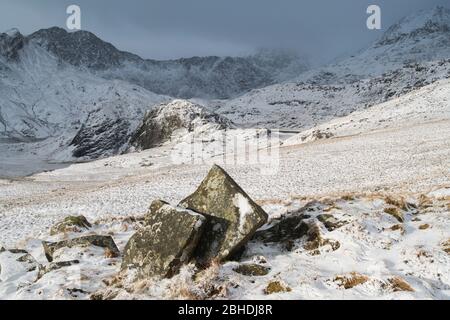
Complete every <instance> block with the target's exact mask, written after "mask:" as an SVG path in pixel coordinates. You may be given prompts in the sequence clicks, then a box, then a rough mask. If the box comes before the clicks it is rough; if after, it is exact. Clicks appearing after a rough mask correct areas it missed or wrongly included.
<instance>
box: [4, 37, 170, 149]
mask: <svg viewBox="0 0 450 320" xmlns="http://www.w3.org/2000/svg"><path fill="white" fill-rule="evenodd" d="M0 66H2V67H1V69H0V125H1V126H0V138H1V139H3V140H8V141H11V140H19V141H30V142H33V141H38V140H45V139H57V140H58V144H57V145H55V143H53V144H52V145H53V146H54V149H55V150H56V149H57V148H58V147H61V148H63V149H64V148H65V147H67V145H68V144H71V145H72V146H73V147H74V148H75V149H77V148H79V147H81V148H86V141H85V140H83V139H75V140H73V138H74V137H75V136H77V137H79V136H80V135H81V134H82V133H83V132H89V133H88V134H87V135H89V139H90V140H91V142H92V143H94V144H96V145H97V147H99V145H102V143H105V144H106V145H104V146H103V147H102V148H101V149H102V152H111V154H112V153H116V152H117V151H118V150H117V147H118V146H119V145H120V143H119V142H120V141H122V140H124V139H126V138H127V137H128V135H129V134H131V132H133V130H134V129H135V128H136V127H137V125H138V124H139V123H140V121H141V119H142V117H143V115H144V113H145V111H147V110H148V109H149V108H150V107H151V106H153V105H154V104H156V103H160V102H162V101H167V100H168V99H169V98H168V97H165V96H160V95H157V94H154V93H152V92H150V91H147V90H145V89H143V88H141V87H139V86H136V85H132V84H130V83H127V82H123V81H119V80H105V79H102V78H100V77H97V76H95V75H92V74H90V73H88V72H83V71H81V70H79V69H77V68H76V67H73V66H72V65H70V64H68V63H65V62H62V61H60V60H59V59H58V58H56V57H55V56H53V55H52V54H51V53H49V52H48V51H47V50H45V49H44V48H42V47H41V46H38V45H36V44H35V43H34V42H33V41H29V40H28V39H27V38H26V37H23V36H22V35H21V34H20V33H19V32H17V31H12V32H9V33H5V34H2V35H0ZM99 140H103V141H104V142H102V143H100V142H99ZM106 140H110V141H109V142H106ZM79 144H83V146H80V145H79Z"/></svg>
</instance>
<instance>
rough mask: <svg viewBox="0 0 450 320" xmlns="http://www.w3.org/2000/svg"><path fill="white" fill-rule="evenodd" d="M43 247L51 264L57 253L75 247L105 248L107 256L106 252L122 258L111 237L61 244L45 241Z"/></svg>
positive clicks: (98, 237) (91, 236) (70, 241)
mask: <svg viewBox="0 0 450 320" xmlns="http://www.w3.org/2000/svg"><path fill="white" fill-rule="evenodd" d="M42 246H43V247H44V253H45V256H46V258H47V260H48V261H49V262H52V261H53V258H54V254H55V252H56V251H58V250H61V249H64V248H73V247H89V246H96V247H101V248H105V250H107V251H105V255H106V252H108V255H109V256H111V257H118V256H120V251H119V249H118V248H117V245H116V243H115V242H114V240H113V238H112V237H111V236H101V235H89V236H84V237H80V238H75V239H69V240H63V241H59V242H48V241H43V242H42Z"/></svg>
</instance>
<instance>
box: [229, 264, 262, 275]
mask: <svg viewBox="0 0 450 320" xmlns="http://www.w3.org/2000/svg"><path fill="white" fill-rule="evenodd" d="M233 271H234V272H237V273H240V274H242V275H244V276H265V275H267V274H269V272H270V268H269V267H265V266H261V265H259V264H254V263H251V264H250V263H248V264H241V265H239V266H238V267H236V268H234V269H233Z"/></svg>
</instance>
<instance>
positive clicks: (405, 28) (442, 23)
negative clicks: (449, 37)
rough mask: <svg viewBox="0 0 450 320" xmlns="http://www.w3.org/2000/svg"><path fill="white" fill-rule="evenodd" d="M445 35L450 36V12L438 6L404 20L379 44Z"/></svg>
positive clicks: (391, 28)
mask: <svg viewBox="0 0 450 320" xmlns="http://www.w3.org/2000/svg"><path fill="white" fill-rule="evenodd" d="M443 33H447V34H450V10H449V9H447V8H445V7H443V6H437V7H435V8H433V9H431V10H423V11H419V12H418V13H415V14H412V15H409V16H406V17H404V18H402V19H401V20H400V21H399V22H397V23H396V24H394V25H393V26H391V27H390V28H389V29H388V30H387V31H386V33H385V34H384V35H383V37H382V38H381V40H380V41H379V42H378V43H377V44H378V45H386V44H392V43H395V42H397V41H399V40H402V39H405V38H417V37H423V36H429V35H433V34H443Z"/></svg>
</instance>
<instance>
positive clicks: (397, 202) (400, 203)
mask: <svg viewBox="0 0 450 320" xmlns="http://www.w3.org/2000/svg"><path fill="white" fill-rule="evenodd" d="M384 201H385V202H386V203H387V204H389V205H391V206H394V207H397V208H400V209H402V210H404V211H407V210H408V208H409V207H410V206H411V204H408V203H407V202H406V200H405V198H403V197H398V198H394V197H393V196H386V197H385V198H384Z"/></svg>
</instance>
